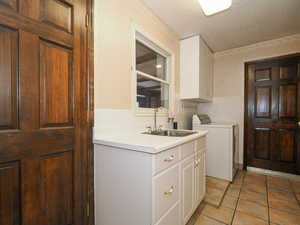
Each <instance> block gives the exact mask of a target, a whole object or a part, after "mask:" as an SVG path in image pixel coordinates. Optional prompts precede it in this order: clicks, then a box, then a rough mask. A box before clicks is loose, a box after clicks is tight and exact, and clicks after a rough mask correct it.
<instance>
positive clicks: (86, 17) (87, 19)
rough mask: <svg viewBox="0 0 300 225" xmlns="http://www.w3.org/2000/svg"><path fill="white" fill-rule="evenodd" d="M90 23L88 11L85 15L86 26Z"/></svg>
mask: <svg viewBox="0 0 300 225" xmlns="http://www.w3.org/2000/svg"><path fill="white" fill-rule="evenodd" d="M89 25H90V17H89V14H88V13H87V14H86V15H85V26H86V27H89Z"/></svg>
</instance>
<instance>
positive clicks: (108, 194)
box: [95, 136, 206, 225]
mask: <svg viewBox="0 0 300 225" xmlns="http://www.w3.org/2000/svg"><path fill="white" fill-rule="evenodd" d="M205 150H206V137H205V136H204V137H201V138H199V139H197V140H194V141H192V142H188V143H186V144H183V145H181V146H177V147H175V148H172V149H169V150H166V151H163V152H161V153H158V154H148V153H143V152H137V151H131V150H125V149H119V148H115V147H109V146H104V145H97V144H95V205H96V210H95V214H96V225H119V224H122V225H185V224H186V223H187V221H188V220H189V219H190V217H191V216H192V215H193V213H194V211H195V210H196V208H197V207H198V205H199V204H200V203H201V201H202V200H203V198H204V195H205Z"/></svg>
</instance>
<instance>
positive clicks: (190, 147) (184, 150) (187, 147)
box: [181, 141, 195, 159]
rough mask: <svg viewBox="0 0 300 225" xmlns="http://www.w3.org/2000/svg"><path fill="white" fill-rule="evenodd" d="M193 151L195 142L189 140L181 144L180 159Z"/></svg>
mask: <svg viewBox="0 0 300 225" xmlns="http://www.w3.org/2000/svg"><path fill="white" fill-rule="evenodd" d="M194 152H195V142H194V141H192V142H189V143H186V144H184V145H182V146H181V156H182V159H185V158H186V157H188V156H190V155H192V154H194Z"/></svg>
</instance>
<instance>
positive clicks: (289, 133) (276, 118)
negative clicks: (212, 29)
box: [245, 56, 300, 174]
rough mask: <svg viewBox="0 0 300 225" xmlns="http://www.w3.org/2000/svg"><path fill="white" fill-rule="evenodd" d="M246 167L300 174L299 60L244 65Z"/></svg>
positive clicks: (277, 60) (294, 57) (278, 59)
mask: <svg viewBox="0 0 300 225" xmlns="http://www.w3.org/2000/svg"><path fill="white" fill-rule="evenodd" d="M245 94H246V118H245V125H246V127H245V141H246V145H245V147H246V152H245V153H246V156H247V157H246V160H247V165H248V166H252V167H258V168H264V169H270V170H274V171H282V172H288V173H295V174H300V132H299V130H300V129H299V128H300V123H299V122H300V57H298V56H287V57H281V58H277V59H272V60H264V61H260V62H254V63H248V64H247V66H246V92H245Z"/></svg>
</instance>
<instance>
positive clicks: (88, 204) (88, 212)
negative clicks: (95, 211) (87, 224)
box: [86, 203, 90, 217]
mask: <svg viewBox="0 0 300 225" xmlns="http://www.w3.org/2000/svg"><path fill="white" fill-rule="evenodd" d="M86 215H87V217H89V216H90V203H87V204H86Z"/></svg>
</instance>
